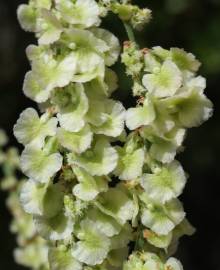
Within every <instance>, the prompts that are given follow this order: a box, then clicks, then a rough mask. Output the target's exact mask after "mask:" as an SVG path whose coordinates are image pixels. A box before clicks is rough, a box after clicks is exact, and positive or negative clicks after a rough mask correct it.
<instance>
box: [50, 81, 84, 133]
mask: <svg viewBox="0 0 220 270" xmlns="http://www.w3.org/2000/svg"><path fill="white" fill-rule="evenodd" d="M52 102H53V103H54V104H55V105H57V107H58V111H59V113H58V114H57V118H58V120H59V123H60V126H61V127H62V128H64V129H65V130H67V131H70V132H78V131H80V130H81V129H82V128H83V127H84V126H85V120H84V116H85V114H86V113H87V111H88V99H87V96H86V94H85V92H84V87H83V85H82V84H80V83H75V84H70V85H69V86H67V87H66V88H64V89H57V90H56V91H55V92H54V94H53V97H52Z"/></svg>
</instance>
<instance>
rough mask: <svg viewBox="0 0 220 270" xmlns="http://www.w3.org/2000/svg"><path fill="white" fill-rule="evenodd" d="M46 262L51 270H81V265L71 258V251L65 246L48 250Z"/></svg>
mask: <svg viewBox="0 0 220 270" xmlns="http://www.w3.org/2000/svg"><path fill="white" fill-rule="evenodd" d="M48 260H49V264H50V268H51V269H53V270H61V269H62V270H73V269H74V270H82V269H83V267H82V264H81V263H80V262H79V261H78V260H76V259H74V258H73V256H72V254H71V250H69V249H68V248H67V247H66V246H65V245H60V246H58V247H52V248H50V249H49V253H48Z"/></svg>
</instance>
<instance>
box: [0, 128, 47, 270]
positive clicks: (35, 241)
mask: <svg viewBox="0 0 220 270" xmlns="http://www.w3.org/2000/svg"><path fill="white" fill-rule="evenodd" d="M7 141H8V139H7V136H6V134H5V132H4V131H3V130H0V165H1V169H2V175H3V177H2V179H1V181H0V188H1V189H2V190H4V191H8V192H9V196H8V197H7V200H6V205H7V207H8V209H9V210H10V212H11V215H12V217H13V219H12V222H11V224H10V231H11V232H12V233H14V234H15V235H16V237H17V245H18V247H17V248H16V249H15V250H14V257H15V261H16V262H17V263H18V264H21V265H23V266H26V267H29V268H31V269H35V270H48V269H49V268H48V259H47V253H48V246H47V242H46V241H45V240H44V239H42V237H40V236H39V235H38V234H37V232H36V229H35V226H34V223H33V220H32V216H31V215H29V214H27V213H25V212H24V210H23V209H22V207H21V204H20V199H19V194H20V191H21V189H22V186H23V185H24V184H25V182H26V179H24V178H23V177H19V176H18V175H19V174H20V173H21V172H20V166H19V153H18V151H17V149H16V148H14V147H10V148H8V149H7V150H6V151H5V150H4V149H3V148H5V146H6V144H7Z"/></svg>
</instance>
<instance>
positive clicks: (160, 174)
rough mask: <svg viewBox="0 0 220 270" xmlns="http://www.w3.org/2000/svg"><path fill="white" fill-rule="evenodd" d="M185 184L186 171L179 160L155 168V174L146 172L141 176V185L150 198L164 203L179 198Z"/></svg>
mask: <svg viewBox="0 0 220 270" xmlns="http://www.w3.org/2000/svg"><path fill="white" fill-rule="evenodd" d="M185 184H186V176H185V173H184V171H183V168H182V166H181V165H180V164H179V162H177V161H173V162H172V163H170V164H168V165H163V166H162V167H161V168H157V169H155V173H153V174H144V175H143V176H142V177H141V185H142V187H143V188H144V189H145V191H146V193H147V194H148V196H149V198H150V199H152V200H154V201H156V202H159V203H162V204H164V203H165V202H167V201H169V200H171V199H173V198H177V197H178V196H179V195H180V194H181V193H182V191H183V188H184V186H185Z"/></svg>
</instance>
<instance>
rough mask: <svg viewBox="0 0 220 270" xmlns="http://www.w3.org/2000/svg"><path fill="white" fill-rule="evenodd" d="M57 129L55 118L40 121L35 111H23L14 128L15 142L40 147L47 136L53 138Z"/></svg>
mask: <svg viewBox="0 0 220 270" xmlns="http://www.w3.org/2000/svg"><path fill="white" fill-rule="evenodd" d="M56 129H57V119H56V118H55V117H53V118H50V119H48V120H47V119H45V117H44V116H42V118H41V119H40V118H39V116H38V113H37V111H36V110H35V109H32V108H28V109H26V110H24V111H23V112H22V113H21V115H20V117H19V119H18V121H17V123H16V124H15V126H14V135H15V137H16V138H17V140H18V141H19V142H20V143H22V144H24V145H27V144H30V143H32V144H33V145H34V146H36V147H39V148H40V147H42V146H43V144H44V141H45V138H46V137H47V136H54V135H55V134H56Z"/></svg>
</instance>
